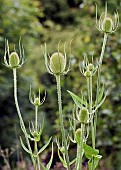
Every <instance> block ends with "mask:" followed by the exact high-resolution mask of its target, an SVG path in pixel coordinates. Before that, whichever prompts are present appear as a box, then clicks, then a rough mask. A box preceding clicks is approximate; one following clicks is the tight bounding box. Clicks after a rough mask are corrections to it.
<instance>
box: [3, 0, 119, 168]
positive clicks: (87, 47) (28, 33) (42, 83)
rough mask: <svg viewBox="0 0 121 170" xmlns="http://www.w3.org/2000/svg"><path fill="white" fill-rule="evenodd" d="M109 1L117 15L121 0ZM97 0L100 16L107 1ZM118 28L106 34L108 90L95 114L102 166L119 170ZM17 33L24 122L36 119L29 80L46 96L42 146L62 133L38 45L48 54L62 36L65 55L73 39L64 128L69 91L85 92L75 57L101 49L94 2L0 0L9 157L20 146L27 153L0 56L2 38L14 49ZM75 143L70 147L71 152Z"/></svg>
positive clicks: (96, 55) (9, 77) (51, 79)
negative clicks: (21, 48)
mask: <svg viewBox="0 0 121 170" xmlns="http://www.w3.org/2000/svg"><path fill="white" fill-rule="evenodd" d="M107 2H108V12H109V14H110V15H112V16H113V12H114V11H115V10H116V9H118V11H119V15H120V14H121V1H120V0H115V1H114V0H108V1H107ZM97 4H98V16H99V15H100V14H101V13H102V12H103V11H104V7H105V0H98V1H97ZM120 18H121V15H120ZM120 31H121V30H120V26H119V29H118V30H117V31H116V33H114V34H112V35H109V37H108V42H107V45H106V51H105V55H104V60H103V67H102V76H101V82H102V83H105V88H106V89H107V90H108V92H109V93H108V96H107V99H106V101H105V103H104V104H103V105H102V107H101V109H100V111H99V115H98V126H97V139H96V143H97V148H99V149H100V153H101V154H102V155H103V159H102V161H101V163H100V168H99V169H100V170H105V169H107V170H113V169H114V170H120V169H121V167H120V162H121V33H120ZM20 37H21V38H22V43H23V45H24V49H25V56H26V59H27V61H26V63H25V64H24V65H23V67H22V68H20V69H18V88H19V90H18V95H19V103H20V108H21V111H22V114H23V117H24V120H25V123H26V126H27V127H28V122H29V121H31V120H33V119H34V108H33V106H32V105H31V104H30V102H29V99H28V94H29V87H30V84H31V85H32V88H33V90H34V91H36V92H37V90H38V88H39V87H41V92H42V95H43V94H44V90H45V89H46V90H47V97H46V101H45V103H44V105H42V107H40V110H39V121H40V122H41V121H42V119H43V118H44V119H45V128H44V132H43V136H42V140H41V143H40V146H41V144H43V143H44V142H46V140H47V139H48V138H49V137H50V136H54V137H55V136H59V135H60V129H59V120H58V106H57V94H56V82H55V78H54V76H51V75H49V74H48V73H47V71H46V69H45V65H44V57H43V48H42V45H43V44H44V43H45V42H46V43H47V50H48V53H50V54H51V53H52V52H55V51H57V44H58V42H59V41H60V40H61V45H60V49H61V50H63V44H64V43H65V42H66V44H67V45H66V51H67V54H68V55H69V48H70V47H69V43H70V41H71V40H72V39H73V41H72V55H71V71H70V72H69V73H68V74H67V75H66V76H64V77H62V82H61V84H62V97H63V110H64V118H65V127H66V129H67V130H69V126H68V117H69V116H70V115H71V114H72V109H73V101H72V99H71V97H70V96H69V94H68V93H67V90H70V91H73V92H74V93H75V94H77V95H79V94H80V92H81V90H83V91H85V93H86V87H85V83H86V81H85V78H84V77H83V76H82V75H81V73H80V71H79V67H78V65H79V61H81V60H82V59H83V55H84V53H87V55H88V56H89V57H90V58H91V54H92V52H93V51H94V58H99V55H100V51H101V46H102V40H103V34H102V33H100V32H99V31H98V30H97V29H96V27H95V1H94V0H87V1H82V0H31V1H30V0H0V145H1V147H2V148H3V149H5V148H14V149H15V152H14V154H13V155H12V156H11V157H10V159H11V160H17V159H20V154H19V152H20V151H22V152H23V154H25V153H24V151H23V150H22V149H21V146H20V143H19V136H22V132H21V130H20V127H19V121H18V117H17V113H16V108H15V104H14V100H13V77H12V70H10V69H8V68H6V67H5V66H4V65H3V56H4V47H5V38H7V39H8V40H9V44H10V50H11V51H13V47H14V44H16V49H17V48H18V42H19V38H20ZM93 93H95V87H94V90H93ZM74 147H75V146H73V145H72V146H71V148H72V152H73V148H74ZM47 152H49V150H48V151H47ZM45 155H46V154H45ZM25 157H26V156H25ZM26 159H27V158H26ZM0 160H1V167H2V159H0ZM13 166H14V165H13Z"/></svg>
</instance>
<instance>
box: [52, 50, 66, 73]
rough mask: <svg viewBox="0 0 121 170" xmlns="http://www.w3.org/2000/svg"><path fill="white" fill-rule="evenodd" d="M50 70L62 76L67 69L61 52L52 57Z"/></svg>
mask: <svg viewBox="0 0 121 170" xmlns="http://www.w3.org/2000/svg"><path fill="white" fill-rule="evenodd" d="M50 69H51V71H52V72H53V74H61V73H63V71H64V69H65V58H64V55H63V54H62V53H60V52H56V53H53V54H52V56H51V57H50Z"/></svg>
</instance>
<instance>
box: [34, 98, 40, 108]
mask: <svg viewBox="0 0 121 170" xmlns="http://www.w3.org/2000/svg"><path fill="white" fill-rule="evenodd" d="M34 104H35V105H36V106H39V105H40V99H39V97H36V98H35V99H34Z"/></svg>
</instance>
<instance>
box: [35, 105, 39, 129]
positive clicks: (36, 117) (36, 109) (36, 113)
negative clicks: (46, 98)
mask: <svg viewBox="0 0 121 170" xmlns="http://www.w3.org/2000/svg"><path fill="white" fill-rule="evenodd" d="M37 120H38V106H35V131H36V132H37Z"/></svg>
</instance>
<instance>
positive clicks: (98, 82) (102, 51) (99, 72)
mask: <svg viewBox="0 0 121 170" xmlns="http://www.w3.org/2000/svg"><path fill="white" fill-rule="evenodd" d="M107 38H108V34H107V33H104V38H103V45H102V50H101V54H100V61H99V68H98V78H97V92H96V104H98V94H99V89H100V74H101V64H102V60H103V56H104V52H105V47H106V42H107ZM97 112H98V110H97ZM97 112H96V113H95V116H94V130H95V136H96V126H97Z"/></svg>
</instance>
